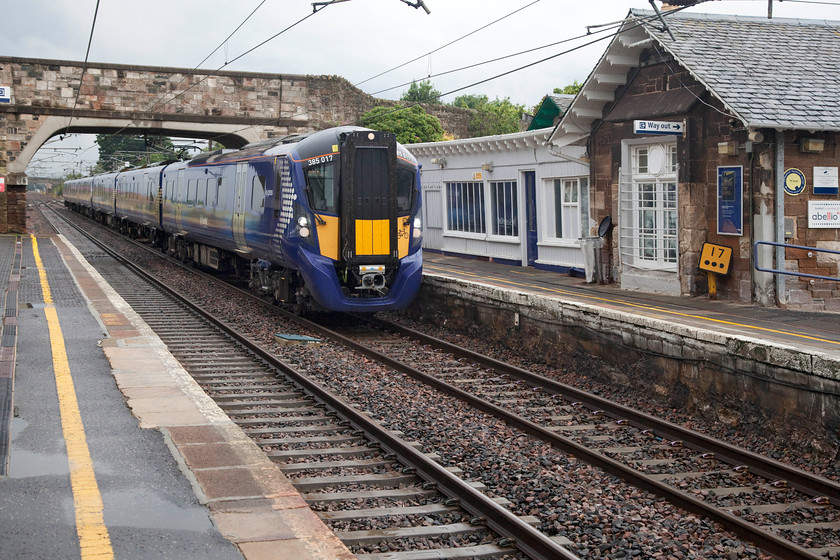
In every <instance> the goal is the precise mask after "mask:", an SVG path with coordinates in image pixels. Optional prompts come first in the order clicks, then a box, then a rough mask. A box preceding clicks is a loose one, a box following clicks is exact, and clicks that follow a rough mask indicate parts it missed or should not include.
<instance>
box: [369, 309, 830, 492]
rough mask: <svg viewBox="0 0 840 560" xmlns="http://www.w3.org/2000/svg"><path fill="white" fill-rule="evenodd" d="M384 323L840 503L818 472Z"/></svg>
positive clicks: (474, 360)
mask: <svg viewBox="0 0 840 560" xmlns="http://www.w3.org/2000/svg"><path fill="white" fill-rule="evenodd" d="M374 322H375V323H378V324H379V325H380V326H382V327H384V328H387V329H390V330H392V331H393V332H397V333H400V334H402V335H405V336H410V337H412V338H414V339H415V340H419V341H422V342H423V343H424V344H429V345H431V346H433V347H435V348H439V349H440V350H442V351H446V352H449V353H451V354H454V355H456V356H459V357H462V358H465V359H468V360H470V361H472V362H474V363H479V364H481V365H482V366H483V367H485V368H488V369H493V370H495V371H496V372H499V373H506V374H508V375H510V376H511V377H515V378H517V379H521V380H523V381H525V382H526V383H529V384H530V385H533V386H537V387H542V388H544V389H547V390H549V391H551V392H553V393H555V394H559V395H563V396H565V397H567V398H570V399H572V400H573V401H578V402H581V403H583V404H584V405H586V406H588V407H589V408H592V409H594V410H601V411H603V412H604V414H606V415H608V416H611V417H612V418H614V419H616V420H619V419H623V420H627V421H628V422H629V423H630V424H631V425H634V426H635V427H637V428H640V429H652V430H653V431H654V432H655V433H656V434H658V435H660V436H661V437H662V438H663V439H664V440H667V441H678V442H680V443H682V444H683V445H686V446H689V447H693V448H694V449H696V450H698V451H700V452H703V453H713V454H714V455H715V457H716V458H717V459H720V460H721V461H724V462H726V463H729V464H731V465H733V466H746V467H748V468H749V471H750V472H752V473H754V474H757V475H759V476H762V477H764V478H767V479H770V480H782V481H785V482H787V483H788V485H790V486H792V487H793V488H795V489H797V490H799V491H801V492H803V493H805V494H808V495H810V496H812V497H814V498H819V497H826V498H828V499H829V500H830V501H831V503H832V504H833V505H834V506H840V483H837V482H835V481H833V480H829V479H827V478H824V477H821V476H819V475H815V474H812V473H809V472H806V471H803V470H800V469H797V468H795V467H792V466H790V465H786V464H785V463H782V462H781V461H776V460H775V459H772V458H770V457H766V456H764V455H760V454H757V453H753V452H751V451H748V450H746V449H742V448H739V447H736V446H734V445H731V444H729V443H726V442H725V441H721V440H719V439H716V438H713V437H710V436H707V435H705V434H701V433H699V432H696V431H694V430H690V429H688V428H684V427H682V426H679V425H677V424H673V423H671V422H668V421H666V420H662V419H661V418H657V417H655V416H651V415H649V414H646V413H644V412H640V411H638V410H634V409H632V408H629V407H626V406H623V405H620V404H618V403H615V402H612V401H609V400H607V399H604V398H601V397H598V396H597V395H593V394H592V393H587V392H585V391H581V390H580V389H576V388H575V387H572V386H570V385H566V384H564V383H560V382H558V381H554V380H552V379H548V378H545V377H542V376H539V375H537V374H535V373H533V372H530V371H528V370H525V369H522V368H518V367H516V366H512V365H510V364H506V363H504V362H501V361H499V360H495V359H493V358H491V357H489V356H485V355H482V354H478V353H476V352H473V351H471V350H468V349H466V348H462V347H460V346H456V345H454V344H451V343H449V342H446V341H445V340H441V339H439V338H435V337H433V336H429V335H426V334H424V333H421V332H419V331H415V330H413V329H409V328H406V327H403V326H400V325H396V324H394V323H390V322H385V321H381V320H376V321H374Z"/></svg>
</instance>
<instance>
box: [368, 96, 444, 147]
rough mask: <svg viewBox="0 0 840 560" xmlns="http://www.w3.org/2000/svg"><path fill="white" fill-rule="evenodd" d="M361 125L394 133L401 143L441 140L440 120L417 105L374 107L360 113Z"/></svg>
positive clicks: (441, 128)
mask: <svg viewBox="0 0 840 560" xmlns="http://www.w3.org/2000/svg"><path fill="white" fill-rule="evenodd" d="M362 126H366V127H368V128H372V129H374V130H382V131H385V132H391V133H393V134H396V136H397V142H400V143H401V144H415V143H417V142H440V141H441V140H443V126H442V125H441V124H440V120H439V119H438V118H437V117H435V116H434V115H430V114H428V113H426V110H425V109H423V108H422V107H420V106H419V105H411V106H408V107H405V106H400V107H383V106H379V107H374V108H373V109H371V110H370V111H368V112H367V113H365V114H364V115H362Z"/></svg>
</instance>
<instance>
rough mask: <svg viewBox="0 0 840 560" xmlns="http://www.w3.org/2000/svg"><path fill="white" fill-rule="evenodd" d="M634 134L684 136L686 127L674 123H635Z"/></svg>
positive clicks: (679, 123)
mask: <svg viewBox="0 0 840 560" xmlns="http://www.w3.org/2000/svg"><path fill="white" fill-rule="evenodd" d="M633 132H635V133H636V134H675V135H676V134H682V133H683V132H685V125H684V124H683V123H681V122H672V121H633Z"/></svg>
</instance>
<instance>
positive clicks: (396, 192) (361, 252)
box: [301, 130, 422, 312]
mask: <svg viewBox="0 0 840 560" xmlns="http://www.w3.org/2000/svg"><path fill="white" fill-rule="evenodd" d="M340 153H341V158H340V165H339V174H340V180H339V181H338V182H339V185H340V196H338V195H337V191H335V192H332V193H331V192H328V190H325V187H326V186H327V184H328V182H326V181H324V179H325V177H323V174H324V172H325V170H332V171H334V168H333V167H330V166H309V167H308V168H307V169H306V170H305V174H306V183H307V193H308V198H309V200H310V204H311V206H312V207H313V210H315V222H316V227H317V232H318V240H319V247H320V251H319V252H320V253H321V255H320V256H318V255H314V254H312V253H307V254H305V255H304V257H305V258H306V260H307V261H308V262H307V263H306V265H305V266H302V267H301V273H302V274H303V275H304V279H305V281H306V284H307V286H308V287H309V290H310V292H312V293H313V296H314V297H315V299H316V300H318V301H319V302H320V303H321V304H322V305H323V306H325V307H328V308H330V309H342V310H345V311H362V312H365V311H366V312H373V311H378V310H385V309H399V308H403V307H406V306H407V305H409V304H410V303H411V301H412V299H413V298H414V296H415V295H416V293H417V291H418V290H419V288H420V282H421V279H422V251H421V250H420V246H421V243H422V241H421V237H420V234H421V231H422V228H421V224H420V223H419V216H420V189H419V187H418V185H417V182H418V180H419V178H418V177H419V173H418V172H417V166H416V164H415V163H414V161H413V158H411V156H410V155H409V154H408V153H407V152H405V151H403V150H401V149H400V148H399V147H398V144H397V142H396V139H395V137H394V135H393V134H388V133H383V132H374V131H368V130H364V131H352V132H345V133H343V134H342V135H341V150H340ZM327 172H330V171H327ZM319 189H320V190H321V191H323V192H319ZM331 194H332V197H333V200H337V201H339V202H338V208H335V209H337V210H338V211H339V212H338V213H339V216H340V217H341V218H340V219H338V218H337V217H335V216H330V215H329V214H330V212H325V213H324V214H319V213H318V211H317V210H318V209H319V208H324V209H325V210H330V209H331V208H330V204H329V200H330V195H331ZM322 200H327V203H326V205H324V204H323V203H322V202H321V201H322ZM335 209H333V210H335Z"/></svg>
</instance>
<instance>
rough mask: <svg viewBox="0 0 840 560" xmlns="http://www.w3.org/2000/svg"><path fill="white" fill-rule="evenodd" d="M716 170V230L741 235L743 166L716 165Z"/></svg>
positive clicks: (725, 233) (742, 227)
mask: <svg viewBox="0 0 840 560" xmlns="http://www.w3.org/2000/svg"><path fill="white" fill-rule="evenodd" d="M717 172H718V174H717V223H718V225H717V232H718V233H719V234H721V235H743V234H744V212H743V201H744V167H743V166H741V165H733V166H729V167H718V168H717Z"/></svg>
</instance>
